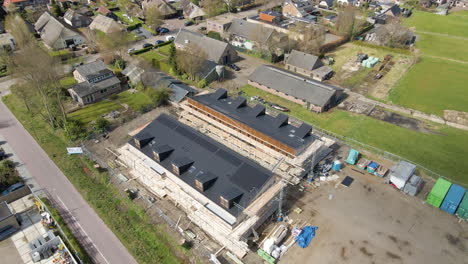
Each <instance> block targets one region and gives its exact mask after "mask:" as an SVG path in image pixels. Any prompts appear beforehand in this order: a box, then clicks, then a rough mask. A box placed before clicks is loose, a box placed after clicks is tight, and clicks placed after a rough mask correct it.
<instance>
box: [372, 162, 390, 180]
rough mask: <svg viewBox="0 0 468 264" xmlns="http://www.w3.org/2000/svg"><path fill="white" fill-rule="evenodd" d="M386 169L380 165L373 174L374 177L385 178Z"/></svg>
mask: <svg viewBox="0 0 468 264" xmlns="http://www.w3.org/2000/svg"><path fill="white" fill-rule="evenodd" d="M387 171H388V169H387V168H385V167H384V166H382V165H380V166H379V167H378V168H377V170H376V171H375V172H374V175H375V176H379V177H385V174H387Z"/></svg>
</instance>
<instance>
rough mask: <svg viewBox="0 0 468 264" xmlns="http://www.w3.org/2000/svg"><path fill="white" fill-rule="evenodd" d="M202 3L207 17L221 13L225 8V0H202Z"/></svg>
mask: <svg viewBox="0 0 468 264" xmlns="http://www.w3.org/2000/svg"><path fill="white" fill-rule="evenodd" d="M201 5H202V6H203V9H204V10H205V13H206V16H207V17H214V16H217V15H219V14H221V13H222V12H223V10H224V8H225V2H224V1H223V0H202V1H201Z"/></svg>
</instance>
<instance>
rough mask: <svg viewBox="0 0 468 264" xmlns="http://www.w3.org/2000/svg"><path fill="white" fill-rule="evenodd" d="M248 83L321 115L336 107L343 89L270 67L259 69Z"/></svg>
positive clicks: (260, 67)
mask: <svg viewBox="0 0 468 264" xmlns="http://www.w3.org/2000/svg"><path fill="white" fill-rule="evenodd" d="M248 83H249V84H250V85H252V86H254V87H257V88H259V89H262V90H264V91H266V92H269V93H272V94H275V95H278V96H280V97H283V98H285V99H288V100H290V101H292V102H295V103H298V104H300V105H302V106H304V107H305V108H307V109H309V110H311V111H314V112H316V113H321V112H324V111H327V110H328V109H330V108H332V107H333V106H335V105H336V103H337V102H338V101H339V100H340V98H341V94H342V91H343V90H342V89H341V88H338V87H335V86H331V85H327V84H324V83H321V82H318V81H315V80H311V79H309V78H305V77H303V76H301V75H297V74H294V73H291V72H289V71H286V70H283V69H279V68H276V67H273V66H269V65H262V66H259V67H257V69H255V71H254V72H253V73H252V74H251V75H250V76H249V78H248Z"/></svg>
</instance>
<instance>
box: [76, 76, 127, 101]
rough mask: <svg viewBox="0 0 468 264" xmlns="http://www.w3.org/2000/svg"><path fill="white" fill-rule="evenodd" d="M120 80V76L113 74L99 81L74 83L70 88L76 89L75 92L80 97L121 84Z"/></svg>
mask: <svg viewBox="0 0 468 264" xmlns="http://www.w3.org/2000/svg"><path fill="white" fill-rule="evenodd" d="M119 83H120V80H119V78H117V77H115V76H112V77H110V78H107V79H104V80H102V81H100V82H98V83H89V82H81V83H77V84H75V85H73V86H72V87H71V88H70V89H71V90H73V91H75V93H76V94H77V95H78V96H79V97H84V96H87V95H90V94H93V93H95V92H98V91H99V90H102V89H105V88H109V87H111V86H114V85H116V84H119Z"/></svg>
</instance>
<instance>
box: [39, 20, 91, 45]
mask: <svg viewBox="0 0 468 264" xmlns="http://www.w3.org/2000/svg"><path fill="white" fill-rule="evenodd" d="M34 29H35V30H36V32H37V33H38V34H39V35H40V37H41V39H42V41H43V42H44V44H45V45H46V46H47V47H49V48H51V49H56V50H58V49H65V48H69V47H74V46H76V45H79V44H82V43H84V42H85V38H84V37H83V36H82V35H81V34H80V33H79V32H78V31H77V30H75V29H74V28H72V27H71V26H70V25H68V24H67V23H65V21H63V20H60V19H58V18H56V17H54V16H52V15H51V14H50V13H49V12H44V13H43V14H42V15H41V16H40V17H39V19H38V20H37V21H36V24H34Z"/></svg>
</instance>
